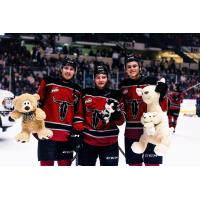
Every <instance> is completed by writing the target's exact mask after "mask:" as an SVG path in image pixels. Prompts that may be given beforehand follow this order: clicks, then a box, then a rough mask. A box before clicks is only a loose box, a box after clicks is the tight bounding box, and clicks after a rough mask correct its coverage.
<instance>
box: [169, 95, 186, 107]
mask: <svg viewBox="0 0 200 200" xmlns="http://www.w3.org/2000/svg"><path fill="white" fill-rule="evenodd" d="M168 99H169V110H180V107H181V103H182V102H183V94H182V93H181V92H169V93H168Z"/></svg>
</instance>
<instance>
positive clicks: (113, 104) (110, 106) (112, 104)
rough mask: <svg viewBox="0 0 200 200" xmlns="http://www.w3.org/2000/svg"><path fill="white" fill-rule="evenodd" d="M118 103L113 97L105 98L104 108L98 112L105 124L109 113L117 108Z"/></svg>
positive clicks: (109, 115) (108, 118)
mask: <svg viewBox="0 0 200 200" xmlns="http://www.w3.org/2000/svg"><path fill="white" fill-rule="evenodd" d="M118 105H119V104H118V102H117V101H116V100H114V99H108V100H107V102H106V104H105V109H104V110H103V111H102V112H100V116H101V118H102V119H103V120H104V122H105V123H106V124H107V123H108V122H109V120H110V117H111V115H112V114H113V113H114V112H115V111H116V110H117V109H118Z"/></svg>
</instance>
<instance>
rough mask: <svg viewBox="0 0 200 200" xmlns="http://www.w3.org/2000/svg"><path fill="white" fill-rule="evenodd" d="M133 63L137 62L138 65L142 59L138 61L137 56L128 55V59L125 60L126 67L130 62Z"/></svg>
mask: <svg viewBox="0 0 200 200" xmlns="http://www.w3.org/2000/svg"><path fill="white" fill-rule="evenodd" d="M132 61H135V62H137V63H139V62H140V59H138V58H137V57H136V56H134V55H127V56H126V58H125V65H126V64H127V63H128V62H132Z"/></svg>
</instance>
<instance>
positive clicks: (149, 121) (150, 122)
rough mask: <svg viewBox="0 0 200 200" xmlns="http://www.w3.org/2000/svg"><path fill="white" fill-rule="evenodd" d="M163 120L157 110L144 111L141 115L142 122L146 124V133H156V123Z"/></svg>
mask: <svg viewBox="0 0 200 200" xmlns="http://www.w3.org/2000/svg"><path fill="white" fill-rule="evenodd" d="M161 120H162V118H161V116H160V115H159V114H158V113H157V112H147V113H145V112H144V113H143V115H142V117H141V123H142V124H143V125H144V134H147V135H155V134H156V129H155V125H158V124H159V123H160V122H161Z"/></svg>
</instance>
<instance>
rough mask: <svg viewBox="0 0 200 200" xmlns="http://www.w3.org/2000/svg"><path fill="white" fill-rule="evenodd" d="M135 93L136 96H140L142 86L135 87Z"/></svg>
mask: <svg viewBox="0 0 200 200" xmlns="http://www.w3.org/2000/svg"><path fill="white" fill-rule="evenodd" d="M136 93H137V95H138V96H142V88H136Z"/></svg>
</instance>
